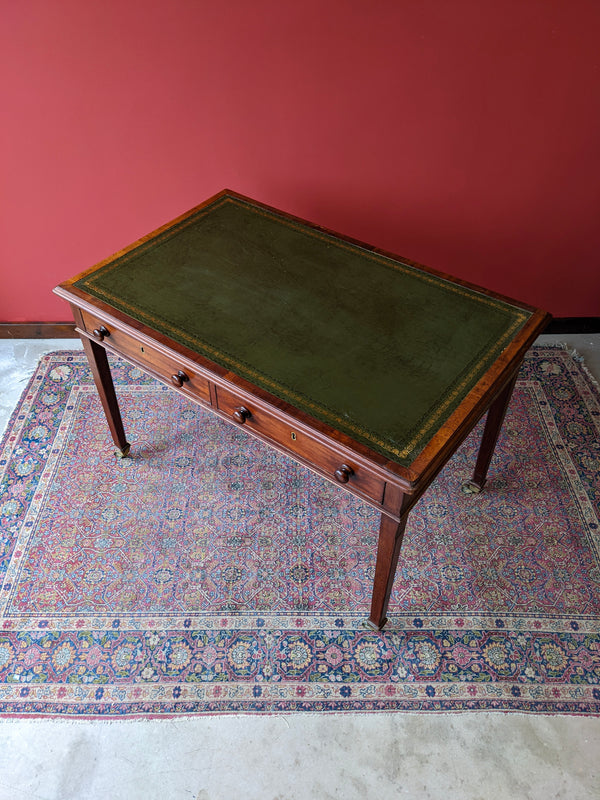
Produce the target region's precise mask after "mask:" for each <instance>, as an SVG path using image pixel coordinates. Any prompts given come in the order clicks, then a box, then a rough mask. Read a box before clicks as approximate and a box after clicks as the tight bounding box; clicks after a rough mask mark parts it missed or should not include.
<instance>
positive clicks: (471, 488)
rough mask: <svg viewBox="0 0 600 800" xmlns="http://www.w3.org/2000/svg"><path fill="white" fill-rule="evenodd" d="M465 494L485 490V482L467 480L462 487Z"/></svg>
mask: <svg viewBox="0 0 600 800" xmlns="http://www.w3.org/2000/svg"><path fill="white" fill-rule="evenodd" d="M460 489H461V491H462V493H463V494H479V493H480V492H482V491H483V484H481V485H480V484H479V483H475V481H465V482H464V483H463V485H462V486H461V487H460Z"/></svg>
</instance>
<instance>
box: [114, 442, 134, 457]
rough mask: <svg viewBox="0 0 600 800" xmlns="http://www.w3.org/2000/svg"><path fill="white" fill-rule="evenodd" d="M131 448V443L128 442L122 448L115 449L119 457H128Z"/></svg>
mask: <svg viewBox="0 0 600 800" xmlns="http://www.w3.org/2000/svg"><path fill="white" fill-rule="evenodd" d="M130 450H131V445H130V444H126V445H125V447H124V448H123V449H122V450H115V455H116V457H117V458H127V457H128V455H129V451H130Z"/></svg>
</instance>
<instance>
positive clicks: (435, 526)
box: [0, 348, 600, 718]
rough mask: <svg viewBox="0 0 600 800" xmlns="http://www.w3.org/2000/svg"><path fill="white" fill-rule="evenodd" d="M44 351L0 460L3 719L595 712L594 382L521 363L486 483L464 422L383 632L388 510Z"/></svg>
mask: <svg viewBox="0 0 600 800" xmlns="http://www.w3.org/2000/svg"><path fill="white" fill-rule="evenodd" d="M112 365H113V374H114V377H115V383H116V386H117V391H118V394H119V398H120V403H121V408H122V411H123V417H124V420H125V425H126V429H127V432H128V438H129V440H130V441H131V442H132V444H133V446H132V458H129V459H123V460H118V459H116V458H115V457H114V455H113V450H114V448H113V446H112V443H111V440H110V437H109V434H108V428H107V425H106V422H105V419H104V416H103V414H102V411H101V407H100V403H99V400H98V397H97V394H96V390H95V388H94V385H93V382H92V379H91V375H90V372H89V370H88V366H87V362H86V360H85V357H84V355H83V353H80V352H78V351H60V352H55V353H51V354H49V355H47V356H45V357H44V358H43V359H42V360H41V362H40V364H39V365H38V368H37V370H36V372H35V374H34V375H33V378H32V379H31V382H30V384H29V386H28V387H27V389H26V391H25V392H24V394H23V396H22V398H21V400H20V402H19V405H18V407H17V408H16V410H15V412H14V414H13V416H12V419H11V422H10V425H9V428H8V431H7V433H6V434H5V436H4V438H3V443H2V448H1V450H0V533H1V553H0V555H1V562H0V712H1V713H3V714H4V715H13V716H21V717H28V716H53V715H55V716H63V717H65V716H71V717H73V716H75V717H109V718H110V717H113V718H114V717H132V716H145V717H151V716H154V717H160V716H174V715H194V714H208V713H212V714H215V713H233V712H238V713H279V712H291V711H313V712H314V711H320V712H327V711H361V712H364V711H393V710H398V711H403V710H404V711H416V710H419V711H431V712H435V711H465V710H493V709H498V710H504V711H520V712H542V713H577V714H598V713H599V711H600V536H599V529H598V508H599V496H600V436H599V427H600V395H599V392H598V388H597V386H596V385H595V384H594V382H593V380H592V379H591V377H590V376H589V374H588V373H587V372H586V370H585V368H584V367H583V366H582V365H581V364H580V363H578V361H577V360H576V359H575V358H574V357H573V356H572V355H570V354H569V353H568V352H567V351H566V350H562V349H557V348H533V349H532V350H531V351H530V352H529V353H528V354H527V357H526V360H525V364H524V366H523V369H522V372H521V374H520V380H519V382H518V384H517V387H516V390H515V395H514V399H513V401H512V404H511V407H510V411H509V414H508V416H507V419H506V421H505V424H504V428H503V431H502V435H501V438H500V441H499V443H498V447H497V451H496V455H495V457H494V460H493V462H492V465H491V469H490V476H489V482H488V484H487V486H486V489H485V491H484V492H483V493H481V494H479V495H470V496H468V495H464V494H462V493H461V491H460V487H461V483H462V482H463V481H464V480H465V479H466V478H468V477H470V473H471V470H472V467H473V464H474V460H475V453H476V449H477V446H478V441H479V435H480V432H481V429H480V428H479V429H478V430H477V431H474V433H473V435H472V436H471V437H469V439H468V440H467V441H466V442H465V444H464V445H463V447H462V448H461V449H460V450H459V451H458V453H457V454H456V455H455V457H454V458H453V459H452V461H451V462H450V463H449V464H448V465H447V467H446V468H445V469H444V471H443V472H442V473H441V474H440V475H439V477H438V478H437V479H436V481H435V483H434V484H433V485H432V486H431V488H430V489H429V491H428V492H427V493H426V494H425V496H424V497H423V498H422V500H421V501H420V502H419V503H418V505H417V506H416V507H415V509H414V510H413V512H412V514H411V517H410V522H409V525H408V529H407V533H406V536H405V540H404V545H403V549H402V553H401V559H400V564H399V566H398V572H397V577H396V582H395V586H394V591H393V595H392V598H391V602H390V608H389V615H388V616H389V623H388V625H387V627H386V628H385V629H384V631H383V632H381V633H376V632H373V631H370V630H368V629H366V628H364V627H363V625H362V623H363V620H364V618H365V617H366V616H367V612H368V607H369V602H370V594H371V588H372V576H373V569H374V563H375V547H376V541H377V533H378V521H379V515H378V513H377V512H376V511H374V510H373V509H371V508H370V507H368V506H366V505H364V504H363V503H361V502H360V501H359V500H357V499H356V498H354V497H352V496H351V495H349V494H347V493H346V492H344V491H343V490H342V489H340V488H338V487H335V486H333V485H332V484H329V483H327V482H325V481H323V480H322V479H320V478H319V477H318V476H316V475H315V474H313V473H312V472H310V471H308V470H306V469H304V468H302V467H300V466H298V465H296V464H295V463H294V462H292V461H290V460H288V459H287V458H285V457H284V456H282V455H279V454H278V453H276V452H274V451H273V450H271V449H270V448H268V447H267V446H265V445H263V444H261V443H260V442H258V441H256V440H255V439H253V438H252V437H249V436H248V435H247V434H246V433H245V432H244V431H241V430H239V429H238V428H236V427H235V426H233V425H230V424H228V423H226V422H224V421H222V420H221V419H219V418H218V417H216V416H215V415H213V414H211V413H210V412H208V411H205V410H203V409H201V408H199V407H198V406H195V405H193V404H192V403H191V402H190V401H188V400H186V399H185V398H183V397H182V396H181V395H179V394H177V393H176V392H174V391H172V390H171V389H168V388H166V387H164V386H162V385H161V384H159V383H158V382H156V381H154V380H153V379H152V378H150V377H149V376H147V375H145V374H144V373H142V372H141V371H140V370H138V369H136V368H134V367H133V366H131V365H128V364H126V363H125V362H123V361H119V360H116V359H114V360H113V361H112Z"/></svg>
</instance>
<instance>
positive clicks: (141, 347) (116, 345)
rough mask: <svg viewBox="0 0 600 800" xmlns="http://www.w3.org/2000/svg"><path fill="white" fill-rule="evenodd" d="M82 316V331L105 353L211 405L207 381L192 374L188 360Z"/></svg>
mask: <svg viewBox="0 0 600 800" xmlns="http://www.w3.org/2000/svg"><path fill="white" fill-rule="evenodd" d="M81 316H82V317H83V322H84V326H85V330H86V331H87V332H88V333H89V334H90V335H91V336H92V338H93V339H94V340H95V341H98V342H102V343H103V344H105V345H106V346H107V348H108V349H110V350H113V351H114V352H115V353H118V354H119V355H122V356H123V357H124V358H125V359H127V360H129V361H133V362H134V363H135V364H138V365H139V366H140V367H141V368H142V369H144V370H146V371H147V372H150V373H151V374H152V375H155V376H156V377H157V378H159V379H160V380H162V381H165V382H166V383H168V384H170V385H172V386H174V387H178V388H181V389H182V390H183V391H184V392H185V393H186V394H189V395H191V396H192V397H194V398H198V399H199V400H201V401H202V402H204V403H209V404H210V391H209V386H208V380H207V379H206V378H205V377H204V376H203V375H199V374H198V373H197V372H195V371H194V369H193V367H192V365H191V364H190V362H189V361H188V360H187V359H183V358H181V357H180V356H179V355H178V354H177V353H170V352H168V351H167V352H164V351H163V350H160V349H158V348H157V347H156V346H154V345H152V344H151V343H150V344H149V343H147V341H146V340H145V339H137V338H136V337H135V336H133V335H132V334H130V333H127V332H125V331H123V330H121V329H120V328H116V327H115V326H114V325H112V324H111V323H109V322H105V321H103V320H102V319H101V318H100V317H97V316H95V315H94V314H90V313H89V312H88V311H82V312H81Z"/></svg>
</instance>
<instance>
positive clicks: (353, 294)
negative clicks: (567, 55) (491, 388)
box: [73, 194, 532, 466]
mask: <svg viewBox="0 0 600 800" xmlns="http://www.w3.org/2000/svg"><path fill="white" fill-rule="evenodd" d="M73 285H74V286H76V287H78V288H80V289H82V290H83V291H85V292H87V293H88V294H89V295H91V296H93V297H96V298H98V299H100V300H102V301H104V302H105V303H108V304H109V305H110V306H112V307H114V308H116V309H119V310H120V311H122V312H124V313H126V314H128V315H129V316H130V317H133V318H134V319H136V320H139V321H140V322H142V323H144V324H145V325H147V326H148V327H150V328H152V329H154V330H156V331H159V332H161V333H164V334H166V335H167V336H169V337H170V338H171V339H173V340H174V341H177V342H179V343H181V344H183V345H185V346H186V347H188V348H190V349H192V350H194V351H195V352H197V353H199V354H201V355H203V356H205V357H206V358H208V359H210V360H211V361H213V362H216V363H218V364H220V365H221V366H223V367H226V368H227V369H230V370H232V371H233V372H235V373H236V374H238V375H240V376H241V377H243V378H246V379H247V380H249V381H251V382H252V383H253V384H254V385H256V386H259V387H261V388H263V389H265V390H267V391H268V392H270V393H271V394H273V395H275V396H277V397H279V398H281V399H283V400H285V401H287V402H288V403H290V404H291V405H293V406H294V407H296V408H298V409H300V410H302V411H304V412H306V413H308V414H310V415H311V416H313V417H315V418H317V419H320V420H322V421H324V422H326V423H328V424H329V425H331V426H333V427H334V428H336V429H338V430H340V431H342V432H344V433H347V434H349V435H350V436H352V437H353V438H354V439H355V440H357V441H360V442H363V443H364V444H366V445H368V446H369V447H371V448H372V449H373V450H376V451H377V452H379V453H381V454H383V455H385V456H387V457H388V458H391V459H392V460H393V461H396V462H397V463H399V464H401V465H403V466H408V465H409V464H410V463H411V462H412V461H413V460H414V458H415V456H416V455H417V454H418V453H419V452H420V450H422V448H423V447H424V445H425V444H426V442H427V441H428V440H429V439H430V438H431V436H432V434H433V433H435V431H436V430H437V429H438V428H439V427H440V425H441V424H443V422H444V421H445V420H446V419H448V417H449V416H450V414H451V413H452V412H453V411H454V409H455V408H456V407H457V406H458V404H459V403H460V402H461V400H462V399H463V398H464V397H465V396H466V395H467V394H468V392H469V391H470V390H471V389H472V387H473V386H474V385H475V384H476V383H477V381H478V380H479V379H480V378H481V376H482V375H483V374H484V373H485V372H486V370H487V369H488V368H489V367H490V366H491V364H492V363H493V362H494V361H495V360H496V359H497V357H498V356H499V354H500V353H501V352H502V351H503V350H504V349H505V348H506V347H507V345H508V343H509V342H510V341H511V340H512V339H513V338H514V337H515V335H516V333H517V332H518V331H519V329H520V328H521V327H522V326H523V325H524V324H525V322H526V321H527V320H528V319H529V317H530V316H531V314H532V312H531V311H530V310H528V309H523V308H521V307H519V306H517V305H511V304H509V303H507V302H504V301H502V300H499V299H496V298H494V297H489V296H487V295H486V294H483V293H480V292H477V291H474V290H472V289H469V288H465V287H463V286H461V285H459V284H457V283H454V282H453V281H451V280H446V279H444V278H441V277H438V276H436V275H432V274H430V273H428V272H425V271H422V270H420V269H417V268H415V267H412V266H409V265H406V264H403V263H401V262H399V261H395V260H393V259H390V258H387V257H385V256H382V255H379V254H376V253H374V252H371V251H370V250H367V249H365V248H362V247H359V246H356V245H354V244H350V243H349V242H347V241H345V240H343V239H339V238H337V237H336V236H333V235H331V234H328V233H323V232H321V231H319V230H316V229H314V228H311V227H309V226H307V225H303V224H302V223H300V222H297V221H295V220H292V219H290V218H288V217H285V216H280V215H279V214H277V213H275V212H273V211H270V210H266V209H265V208H263V207H262V206H258V205H254V204H252V202H250V201H246V200H243V199H240V198H239V197H237V196H230V195H227V194H226V195H222V196H220V197H218V198H217V199H215V200H214V201H213V202H212V203H210V204H208V205H206V206H204V207H202V208H200V209H199V210H198V211H196V212H194V213H193V214H192V215H191V216H188V217H186V218H184V219H182V220H180V221H179V222H177V223H176V224H175V225H173V226H172V227H170V228H168V229H166V230H164V231H163V232H162V233H159V234H157V235H156V236H154V237H152V238H150V239H149V240H148V241H146V242H145V243H143V244H141V245H139V246H138V247H136V248H134V249H133V250H131V251H129V252H127V253H126V254H125V255H122V256H120V257H117V258H116V259H114V260H112V261H110V262H109V263H107V264H105V265H104V266H101V267H99V268H97V269H96V270H94V271H91V272H89V273H87V274H85V275H84V276H83V277H81V278H80V279H79V280H77V281H76V282H75V283H74V284H73Z"/></svg>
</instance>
